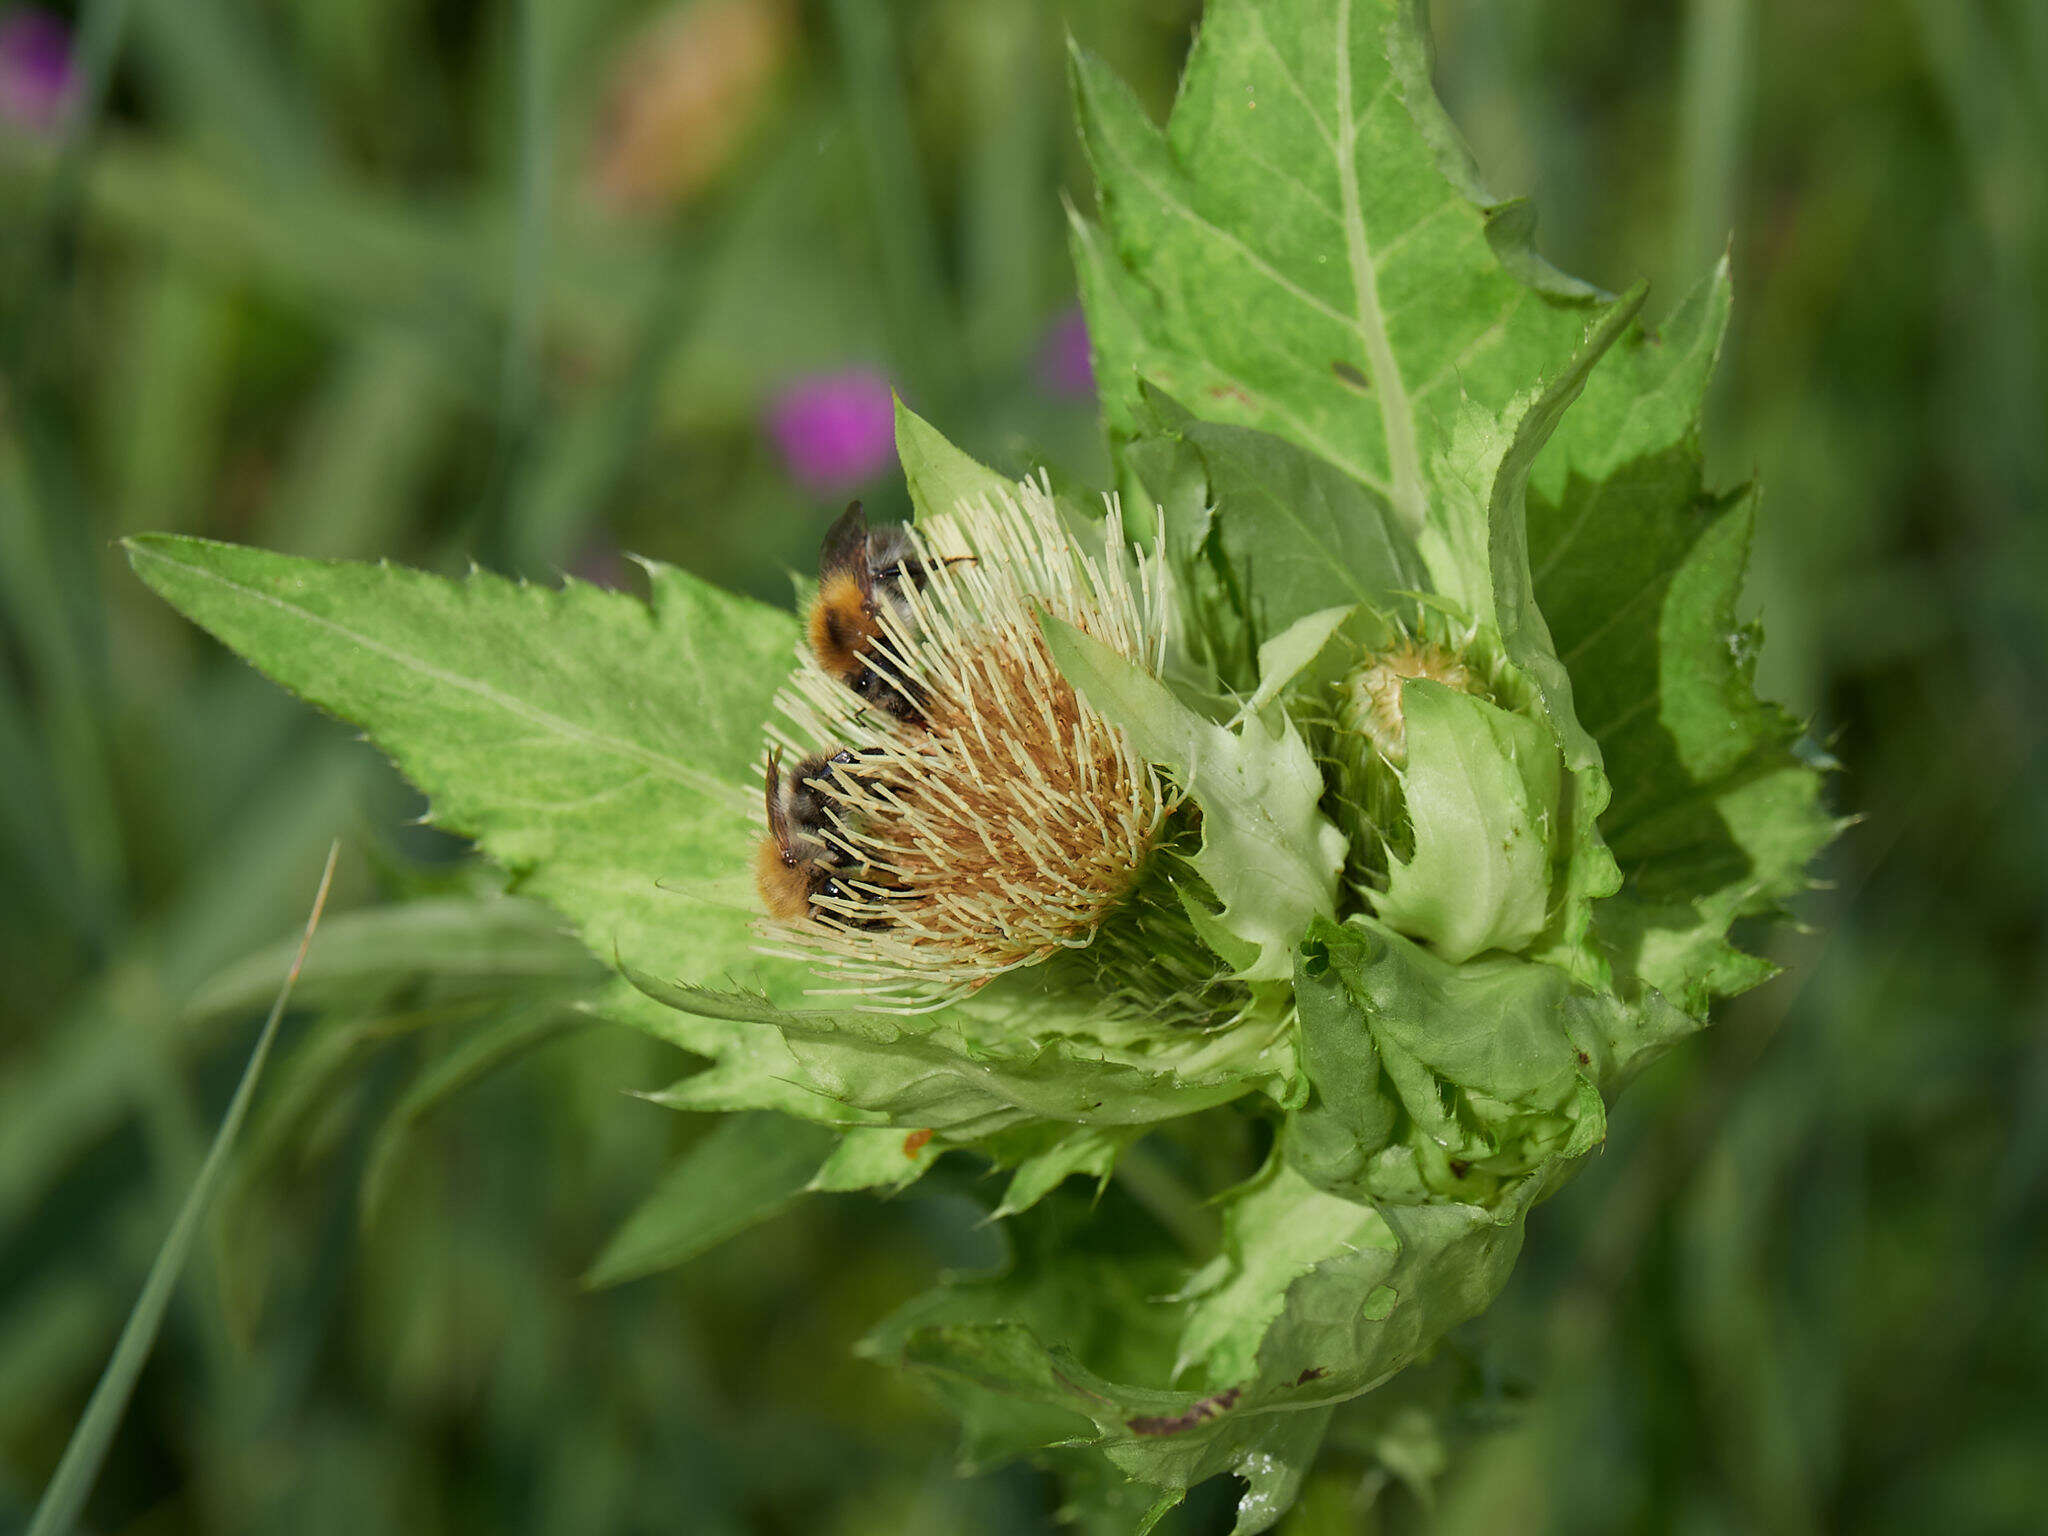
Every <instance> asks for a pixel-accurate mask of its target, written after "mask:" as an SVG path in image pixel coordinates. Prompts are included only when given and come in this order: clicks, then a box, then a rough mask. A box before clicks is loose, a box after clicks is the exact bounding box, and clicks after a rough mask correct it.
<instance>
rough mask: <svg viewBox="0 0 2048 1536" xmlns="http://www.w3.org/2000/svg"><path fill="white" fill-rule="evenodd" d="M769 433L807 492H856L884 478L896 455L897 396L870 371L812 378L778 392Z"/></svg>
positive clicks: (771, 405) (772, 407)
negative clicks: (886, 468)
mask: <svg viewBox="0 0 2048 1536" xmlns="http://www.w3.org/2000/svg"><path fill="white" fill-rule="evenodd" d="M768 430H769V431H770V432H771V433H772V434H773V435H774V437H775V446H776V447H777V448H779V449H781V450H782V461H783V463H784V464H786V465H788V467H789V472H790V475H791V476H792V477H793V478H794V479H795V480H796V481H797V482H798V483H799V484H800V485H802V486H803V487H804V488H805V489H807V490H812V491H816V492H819V493H820V494H826V493H837V492H840V491H848V490H852V489H853V488H854V487H856V486H859V485H862V484H864V483H866V482H867V481H869V480H872V479H873V478H874V477H875V476H876V475H877V474H879V473H881V471H882V469H883V468H884V467H885V466H886V465H887V464H888V463H889V460H890V457H891V455H892V454H894V452H895V449H896V400H895V392H894V391H893V390H892V389H891V388H890V387H889V381H888V380H887V379H886V378H884V377H883V376H882V375H881V374H879V373H877V372H876V371H875V370H874V369H872V368H850V369H848V370H846V371H845V372H844V373H818V374H810V375H808V376H806V377H804V378H801V379H795V380H792V381H791V382H790V383H788V384H785V385H784V386H783V387H782V389H781V390H780V391H779V392H777V394H776V396H775V399H774V400H773V401H772V402H771V403H770V404H769V407H768Z"/></svg>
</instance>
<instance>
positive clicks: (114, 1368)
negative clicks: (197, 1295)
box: [28, 843, 341, 1536]
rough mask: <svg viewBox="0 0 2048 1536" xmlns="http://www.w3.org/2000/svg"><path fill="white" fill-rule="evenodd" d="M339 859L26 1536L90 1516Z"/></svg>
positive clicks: (323, 876) (43, 1534)
mask: <svg viewBox="0 0 2048 1536" xmlns="http://www.w3.org/2000/svg"><path fill="white" fill-rule="evenodd" d="M340 852H341V844H340V843H335V844H333V845H332V846H330V847H329V848H328V850H327V866H326V868H325V869H323V870H322V871H321V872H320V889H319V890H318V891H317V892H316V893H315V894H314V896H313V910H312V911H311V912H310V913H308V914H307V917H306V931H305V933H304V934H303V935H302V936H301V937H300V939H299V949H298V954H297V955H296V956H295V957H294V958H293V960H292V966H291V969H290V970H289V971H287V972H286V973H285V978H284V985H283V986H281V987H279V988H278V992H277V1001H276V1002H274V1003H272V1004H271V1007H270V1016H269V1017H268V1018H266V1019H265V1020H264V1021H263V1030H262V1033H260V1034H259V1035H258V1036H257V1037H256V1048H255V1049H254V1050H253V1051H251V1052H250V1053H249V1064H248V1066H246V1067H244V1068H243V1069H242V1080H241V1082H240V1083H239V1084H238V1085H237V1086H236V1088H235V1096H234V1099H233V1100H232V1101H231V1102H230V1103H229V1105H228V1112H227V1114H226V1115H225V1116H224V1117H223V1118H222V1120H221V1123H220V1130H219V1131H218V1132H217V1133H216V1134H215V1135H214V1138H213V1146H212V1147H211V1148H209V1149H208V1151H207V1154H206V1162H205V1163H204V1164H203V1165H202V1166H201V1167H200V1170H199V1177H198V1178H197V1179H196V1180H194V1181H193V1185H192V1189H191V1191H190V1192H189V1193H188V1194H187V1195H186V1196H185V1204H184V1206H183V1207H182V1208H181V1209H180V1210H179V1212H178V1219H177V1220H176V1221H175V1222H173V1223H172V1224H171V1230H170V1235H169V1236H167V1237H166V1238H165V1239H164V1244H163V1247H161V1248H160V1249H158V1250H157V1255H156V1262H155V1263H154V1264H152V1265H151V1266H150V1270H149V1278H148V1279H147V1280H146V1281H144V1282H143V1286H142V1294H141V1296H139V1297H138V1298H136V1302H135V1310H134V1311H132V1312H130V1313H129V1314H128V1325H127V1326H126V1327H125V1328H123V1329H122V1330H121V1338H120V1341H119V1342H118V1343H116V1344H115V1346H114V1353H113V1357H112V1358H111V1359H109V1360H108V1361H107V1368H106V1369H105V1370H104V1371H102V1372H101V1373H100V1379H99V1385H97V1386H96V1387H94V1388H93V1391H92V1398H91V1400H90V1401H89V1402H87V1403H86V1405H85V1413H84V1414H83V1416H82V1417H80V1419H79V1421H78V1427H77V1428H76V1429H75V1430H73V1431H72V1433H71V1443H70V1444H69V1445H67V1446H65V1447H64V1455H63V1458H62V1459H61V1460H60V1461H59V1462H58V1463H57V1470H56V1472H55V1473H54V1474H53V1475H52V1476H51V1478H50V1485H49V1487H48V1488H46V1489H44V1490H43V1501H42V1503H41V1504H40V1505H38V1506H37V1508H36V1517H35V1519H34V1520H33V1521H32V1522H31V1523H30V1525H29V1528H28V1536H63V1533H65V1532H68V1531H70V1530H71V1529H72V1528H73V1526H75V1525H76V1524H77V1521H78V1516H79V1512H80V1511H81V1510H83V1509H84V1508H85V1500H86V1497H87V1495H88V1494H90V1493H91V1492H92V1485H93V1482H94V1480H95V1479H96V1478H97V1477H98V1476H99V1470H100V1463H101V1462H102V1461H103V1460H105V1458H106V1454H107V1447H108V1445H109V1444H111V1443H112V1441H113V1438H114V1432H115V1431H116V1430H118V1429H119V1428H120V1427H121V1415H122V1413H123V1412H124V1411H125V1410H126V1408H127V1406H128V1398H129V1394H131V1393H132V1392H133V1391H134V1390H135V1379H136V1377H138V1376H140V1375H141V1374H142V1367H143V1363H144V1362H145V1361H146V1360H147V1359H148V1358H149V1352H150V1349H151V1347H152V1346H153V1345H154V1344H155V1343H156V1333H157V1329H158V1328H159V1327H160V1326H162V1324H163V1320H164V1311H165V1309H166V1308H167V1307H169V1305H170V1301H171V1293H172V1292H173V1291H174V1290H176V1289H177V1284H178V1276H179V1275H180V1273H182V1272H183V1270H184V1268H185V1257H186V1255H187V1254H188V1253H190V1252H191V1249H192V1239H193V1238H194V1237H195V1236H197V1235H198V1232H199V1222H200V1218H201V1217H202V1216H204V1215H205V1214H206V1207H207V1205H208V1204H209V1203H210V1202H211V1200H212V1198H213V1194H214V1191H215V1190H216V1189H217V1188H218V1187H219V1185H220V1182H221V1177H222V1174H223V1173H224V1172H225V1171H226V1168H227V1160H228V1150H229V1148H231V1147H232V1146H233V1145H234V1143H235V1136H236V1133H237V1132H239V1131H240V1130H241V1128H242V1121H243V1120H244V1119H246V1118H247V1117H248V1113H249V1102H250V1100H251V1099H252V1098H253V1097H254V1096H255V1092H256V1079H257V1078H258V1077H259V1076H260V1075H261V1074H262V1072H263V1063H264V1060H265V1058H266V1057H268V1056H269V1054H270V1046H271V1042H272V1041H273V1040H274V1039H275V1038H276V1036H277V1021H278V1020H279V1019H281V1018H283V1017H284V1010H285V1006H286V1004H288V1003H289V1002H290V1001H291V995H292V983H293V982H295V981H297V980H298V977H299V968H300V966H302V965H303V964H304V963H305V959H306V950H307V948H308V947H309V946H310V945H311V944H312V942H313V931H314V929H316V928H318V927H319V926H320V913H321V910H322V909H323V908H324V907H325V906H326V905H327V890H328V887H329V886H330V885H331V884H332V883H333V881H334V861H335V858H336V856H337V855H339V853H340Z"/></svg>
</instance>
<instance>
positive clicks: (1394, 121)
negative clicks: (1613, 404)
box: [1074, 0, 1600, 532]
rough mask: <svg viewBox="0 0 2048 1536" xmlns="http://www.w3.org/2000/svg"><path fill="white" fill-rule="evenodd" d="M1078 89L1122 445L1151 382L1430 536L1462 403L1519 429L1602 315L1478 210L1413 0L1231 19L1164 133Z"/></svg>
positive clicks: (1208, 22)
mask: <svg viewBox="0 0 2048 1536" xmlns="http://www.w3.org/2000/svg"><path fill="white" fill-rule="evenodd" d="M1074 74H1075V91H1076V96H1077V98H1078V102H1079V109H1080V116H1081V125H1082V132H1083V137H1084V139H1085V141H1086V144H1087V147H1088V152H1089V158H1090V160H1091V162H1092V163H1093V165H1094V168H1095V174H1096V180H1097V183H1098V186H1099V187H1100V189H1101V218H1102V225H1103V232H1104V234H1105V235H1106V236H1107V247H1108V249H1107V251H1105V250H1104V249H1102V245H1101V243H1100V242H1086V241H1084V242H1081V243H1080V248H1079V249H1078V250H1077V262H1076V264H1077V266H1079V267H1081V269H1082V271H1083V274H1084V281H1085V283H1086V287H1085V290H1084V291H1085V293H1086V295H1087V298H1088V302H1089V306H1090V319H1091V323H1093V322H1094V320H1095V318H1096V312H1097V311H1101V312H1102V313H1103V317H1104V323H1103V324H1102V325H1101V327H1100V334H1099V335H1098V336H1097V339H1096V348H1097V360H1098V365H1099V366H1098V377H1099V378H1100V379H1101V380H1102V385H1103V390H1104V404H1105V412H1106V414H1107V415H1108V418H1109V422H1110V426H1111V431H1112V435H1113V436H1115V437H1118V438H1125V437H1129V436H1132V435H1134V434H1135V431H1136V429H1137V426H1138V425H1139V420H1140V418H1139V411H1138V402H1137V400H1136V398H1135V389H1136V380H1137V379H1138V378H1139V377H1144V378H1148V379H1153V380H1156V381H1157V382H1158V383H1160V384H1161V385H1163V386H1165V387H1166V388H1167V389H1168V390H1170V391H1172V393H1173V394H1175V395H1176V396H1177V397H1179V398H1180V399H1181V400H1182V401H1184V402H1185V403H1186V404H1187V405H1188V406H1189V407H1190V408H1191V409H1193V410H1194V411H1195V412H1196V413H1197V414H1199V415H1201V416H1204V417H1210V418H1215V419H1219V420H1224V421H1230V422H1234V423H1237V424H1239V425H1243V426H1252V427H1259V428H1262V429H1264V430H1266V431H1270V432H1274V433H1277V434H1279V435H1281V436H1283V437H1286V438H1288V439H1290V440H1292V441H1294V442H1296V443H1299V444H1300V445H1301V446H1303V447H1304V448H1307V449H1310V450H1311V451H1313V452H1315V453H1317V454H1319V455H1320V456H1322V457H1323V458H1325V459H1327V460H1328V461H1329V462H1330V463H1332V464H1334V465H1336V466H1338V468H1340V469H1342V470H1343V471H1344V472H1345V473H1346V474H1348V475H1350V476H1351V477H1352V478H1353V479H1354V480H1356V481H1357V482H1358V483H1359V484H1361V485H1363V486H1365V487H1367V488H1368V489H1369V490H1371V491H1372V492H1373V493H1374V494H1375V495H1377V496H1379V497H1381V498H1382V499H1383V500H1384V501H1385V502H1386V504H1387V505H1388V506H1389V507H1390V508H1391V509H1392V510H1393V513H1394V515H1395V516H1396V517H1397V519H1398V520H1399V521H1400V522H1401V523H1402V524H1403V525H1404V526H1405V527H1406V528H1407V529H1409V530H1410V531H1411V532H1419V531H1420V529H1421V527H1422V524H1423V518H1424V512H1425V506H1426V503H1427V501H1428V491H1427V486H1426V483H1425V476H1426V468H1427V465H1428V463H1429V461H1430V460H1431V458H1432V457H1434V456H1435V455H1436V454H1437V453H1438V452H1439V451H1441V449H1442V447H1443V445H1444V441H1445V438H1444V434H1445V431H1446V428H1447V426H1448V424H1449V423H1450V422H1451V421H1453V420H1454V419H1455V417H1456V415H1457V411H1458V408H1459V405H1460V402H1461V401H1462V400H1464V399H1468V398H1469V399H1471V400H1473V401H1475V402H1477V403H1478V404H1479V406H1480V407H1481V408H1483V409H1486V410H1490V411H1499V410H1501V409H1503V408H1504V407H1506V405H1507V404H1508V402H1509V401H1510V400H1512V399H1513V398H1514V397H1515V396H1516V395H1517V394H1518V393H1520V392H1521V391H1522V390H1524V389H1526V388H1527V387H1528V385H1529V383H1530V382H1531V381H1532V380H1535V379H1539V378H1545V377H1549V376H1552V375H1554V374H1556V373H1558V372H1559V371H1560V370H1561V369H1562V368H1563V367H1564V366H1565V364H1566V362H1567V360H1568V359H1569V358H1570V357H1571V355H1572V354H1573V353H1574V352H1575V351H1576V350H1577V349H1578V346H1579V344H1580V341H1581V339H1582V338H1583V337H1584V335H1585V333H1586V329H1587V326H1588V324H1589V322H1590V321H1592V320H1593V319H1595V318H1597V317H1598V315H1599V312H1600V306H1599V303H1598V302H1597V301H1596V300H1595V299H1593V298H1591V297H1589V296H1588V294H1589V290H1587V289H1585V288H1584V287H1583V285H1577V286H1574V285H1570V284H1568V283H1565V282H1562V281H1558V280H1555V279H1556V275H1555V274H1552V273H1548V272H1547V271H1546V270H1545V269H1542V268H1541V267H1540V265H1539V264H1537V263H1535V262H1534V261H1533V259H1530V258H1529V256H1528V252H1527V233H1528V231H1527V221H1526V218H1525V217H1524V216H1523V215H1522V214H1521V213H1520V212H1513V213H1509V214H1507V215H1506V216H1505V217H1503V216H1502V215H1500V214H1499V213H1497V212H1494V211H1490V210H1489V209H1488V208H1487V207H1485V206H1482V205H1481V203H1479V202H1477V201H1475V200H1474V194H1475V193H1476V190H1477V189H1476V186H1475V185H1474V181H1473V178H1472V176H1471V173H1470V169H1469V166H1467V165H1465V164H1464V163H1463V161H1462V157H1461V156H1459V155H1457V153H1456V152H1455V151H1454V149H1453V147H1452V146H1453V144H1454V141H1455V134H1454V132H1453V131H1452V130H1451V129H1450V128H1449V125H1448V124H1447V123H1446V122H1445V121H1444V120H1443V117H1442V112H1441V109H1440V108H1439V107H1438V106H1437V103H1436V100H1435V97H1434V95H1433V94H1432V92H1431V87H1430V82H1429V58H1428V47H1427V41H1426V37H1425V33H1424V29H1423V27H1422V26H1421V25H1420V23H1419V21H1418V19H1417V17H1416V15H1415V14H1413V7H1412V5H1411V4H1410V3H1407V0H1281V3H1271V0H1266V3H1255V0H1215V3H1212V4H1211V5H1210V6H1208V7H1207V9H1206V11H1205V14H1204V17H1203V26H1202V31H1201V34H1200V37H1199V39H1198V40H1197V43H1196V46H1195V48H1194V51H1193V53H1192V54H1191V55H1190V58H1189V61H1188V69H1187V74H1186V77H1185V79H1184V80H1183V82H1182V86H1181V91H1180V95H1179V98H1178V101H1177V103H1176V105H1175V108H1174V112H1173V116H1172V118H1171V120H1170V121H1169V122H1168V124H1167V127H1166V129H1165V131H1164V132H1161V131H1160V130H1159V129H1157V128H1155V127H1154V126H1153V125H1152V124H1151V123H1150V122H1149V121H1147V120H1146V118H1145V116H1144V114H1143V112H1142V110H1141V109H1140V108H1139V106H1138V105H1137V103H1136V101H1135V100H1134V99H1133V98H1132V96H1131V95H1130V93H1129V92H1128V91H1127V90H1125V88H1124V87H1123V85H1122V84H1121V83H1120V82H1119V81H1117V80H1116V79H1115V77H1114V76H1113V75H1111V74H1110V73H1109V71H1108V70H1106V69H1105V68H1104V67H1103V66H1101V65H1100V64H1098V63H1097V62H1095V61H1094V60H1092V59H1089V58H1086V57H1082V56H1078V55H1077V57H1076V59H1075V63H1074ZM1504 252H1505V253H1507V254H1508V255H1509V256H1510V257H1511V258H1512V260H1511V261H1509V262H1503V260H1502V254H1503V253H1504ZM1532 278H1536V279H1539V282H1538V283H1535V284H1532V282H1531V281H1530V279H1532Z"/></svg>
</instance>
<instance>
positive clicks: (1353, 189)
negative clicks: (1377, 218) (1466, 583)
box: [1335, 0, 1425, 534]
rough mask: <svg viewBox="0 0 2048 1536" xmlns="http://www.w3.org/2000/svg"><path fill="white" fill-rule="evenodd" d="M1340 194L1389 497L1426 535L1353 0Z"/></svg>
mask: <svg viewBox="0 0 2048 1536" xmlns="http://www.w3.org/2000/svg"><path fill="white" fill-rule="evenodd" d="M1335 147H1336V151H1337V191H1338V195H1339V196H1340V197H1341V198H1342V199H1343V202H1344V245H1345V254H1346V258H1347V259H1348V260H1349V262H1350V264H1351V286H1352V295H1353V307H1354V309H1355V310H1356V313H1357V324H1358V333H1359V335H1360V337H1361V338H1362V339H1363V340H1364V342H1365V355H1366V372H1367V373H1368V374H1369V375H1370V376H1371V378H1372V383H1373V390H1374V393H1375V394H1376V395H1377V396H1378V397H1379V407H1380V430H1381V431H1382V432H1383V433H1384V434H1385V436H1386V440H1387V471H1388V476H1389V478H1390V479H1391V480H1392V482H1393V484H1392V487H1391V489H1390V492H1389V496H1388V499H1389V500H1390V501H1392V503H1393V505H1394V514H1395V515H1396V516H1397V517H1399V518H1401V520H1402V521H1403V522H1405V523H1406V524H1407V525H1408V531H1409V532H1410V533H1411V534H1419V533H1421V531H1422V526H1423V519H1424V507H1425V501H1424V497H1423V491H1422V451H1421V447H1420V445H1419V444H1418V443H1417V442H1416V438H1415V407H1414V404H1413V402H1412V401H1411V400H1410V399H1409V398H1408V388H1407V385H1406V384H1405V383H1404V382H1403V381H1402V378H1401V368H1400V364H1399V363H1398V362H1396V361H1395V358H1394V347H1393V342H1392V340H1391V339H1390V338H1389V337H1388V335H1387V322H1386V317H1385V316H1384V315H1383V314H1382V313H1381V311H1380V297H1379V279H1378V275H1377V271H1376V269H1375V267H1374V265H1373V254H1372V244H1371V242H1370V240H1369V239H1368V238H1367V236H1366V230H1365V211H1364V208H1363V207H1362V206H1361V204H1360V201H1359V196H1358V124H1357V120H1356V116H1355V113H1354V110H1353V103H1352V99H1351V0H1338V4H1337V143H1336V146H1335Z"/></svg>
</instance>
